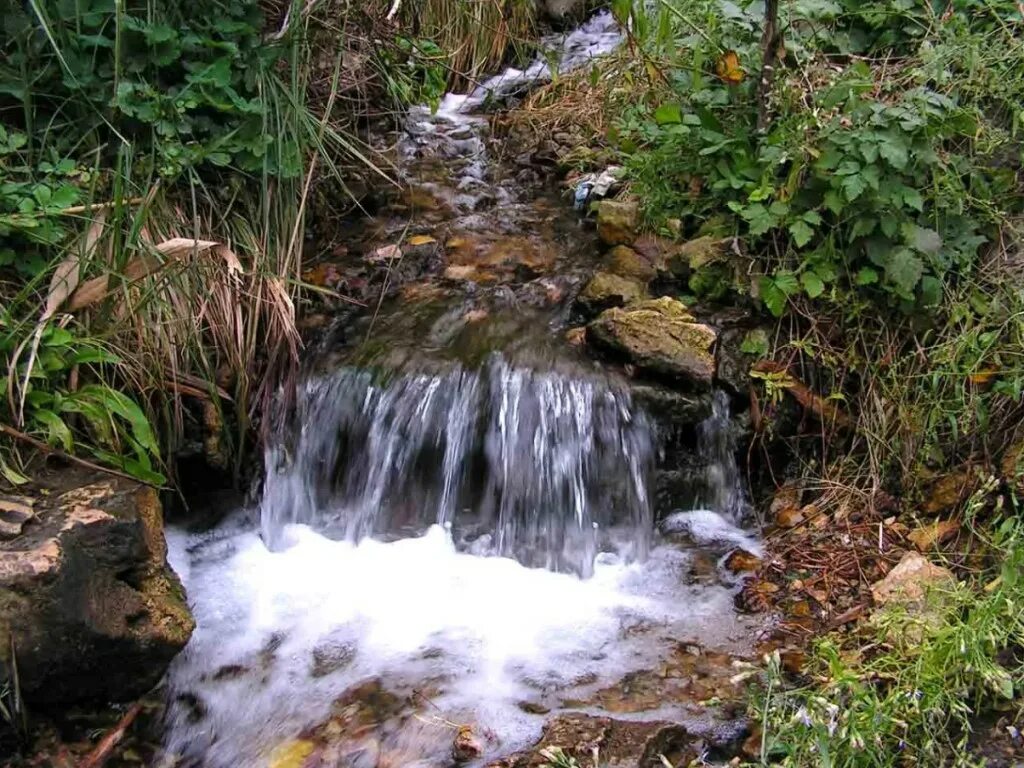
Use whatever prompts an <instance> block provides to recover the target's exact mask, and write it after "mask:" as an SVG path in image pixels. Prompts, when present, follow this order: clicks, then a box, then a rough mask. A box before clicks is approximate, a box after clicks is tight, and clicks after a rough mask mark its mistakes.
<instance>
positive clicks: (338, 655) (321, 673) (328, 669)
mask: <svg viewBox="0 0 1024 768" xmlns="http://www.w3.org/2000/svg"><path fill="white" fill-rule="evenodd" d="M355 657H356V647H355V645H354V644H353V643H351V642H344V641H340V642H339V641H334V642H326V643H323V644H321V645H318V646H316V647H315V648H314V649H313V666H312V668H311V669H310V672H309V673H310V675H311V676H312V677H326V676H327V675H330V674H333V673H334V672H337V671H339V670H342V669H346V668H347V667H348V666H349V665H351V664H352V661H353V660H354V659H355Z"/></svg>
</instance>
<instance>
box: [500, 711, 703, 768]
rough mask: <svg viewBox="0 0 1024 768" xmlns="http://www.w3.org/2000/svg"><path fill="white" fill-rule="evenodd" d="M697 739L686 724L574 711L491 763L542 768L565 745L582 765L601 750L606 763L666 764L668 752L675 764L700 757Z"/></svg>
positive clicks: (611, 767) (608, 767) (630, 766)
mask: <svg viewBox="0 0 1024 768" xmlns="http://www.w3.org/2000/svg"><path fill="white" fill-rule="evenodd" d="M694 743H695V739H694V738H693V737H692V736H691V735H690V734H689V733H687V731H686V729H685V728H683V727H682V726H680V725H676V724H673V723H666V722H632V721H625V720H613V719H611V718H608V717H594V716H592V715H584V714H579V713H572V714H567V715H559V716H558V717H555V718H553V719H552V720H550V721H549V722H548V724H547V725H546V726H544V734H543V736H541V740H540V741H539V742H538V743H537V744H536V745H535V746H534V747H533V748H531V749H529V750H527V751H525V752H523V753H521V754H518V755H515V756H513V757H510V758H505V759H504V760H500V761H498V762H494V763H491V764H490V765H489V766H488V768H540V766H543V765H550V764H551V762H552V760H551V758H550V757H548V755H550V754H551V752H550V751H549V750H561V752H562V753H563V754H564V755H565V756H566V757H569V758H573V759H575V760H576V761H578V762H579V763H580V764H581V765H589V764H590V761H591V760H593V758H594V754H595V750H596V752H597V754H599V755H600V760H601V766H602V768H654V767H655V766H663V765H664V763H663V762H662V760H661V756H662V755H664V756H665V759H666V760H668V761H669V764H670V765H689V764H690V761H691V760H693V759H695V758H696V757H697V751H696V749H694V746H693V745H694ZM545 752H547V753H548V754H547V755H546V754H544V753H545Z"/></svg>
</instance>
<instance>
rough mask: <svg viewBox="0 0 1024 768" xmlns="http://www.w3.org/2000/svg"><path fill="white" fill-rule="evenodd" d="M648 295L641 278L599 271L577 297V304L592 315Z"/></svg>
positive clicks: (622, 305)
mask: <svg viewBox="0 0 1024 768" xmlns="http://www.w3.org/2000/svg"><path fill="white" fill-rule="evenodd" d="M646 297H647V289H646V288H645V287H644V284H643V283H641V282H640V281H639V280H635V279H633V278H631V277H620V276H619V275H613V274H611V273H610V272H598V273H597V274H596V275H594V276H593V277H592V278H590V282H588V283H587V284H586V285H585V286H584V288H583V290H582V291H580V295H579V296H577V297H576V304H577V306H578V307H579V308H580V309H582V310H583V311H584V312H586V313H588V314H590V315H596V314H597V313H598V312H600V311H601V310H603V309H610V308H612V307H624V306H626V305H627V304H632V303H634V302H636V301H639V300H640V299H644V298H646Z"/></svg>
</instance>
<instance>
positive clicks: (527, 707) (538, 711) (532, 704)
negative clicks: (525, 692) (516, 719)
mask: <svg viewBox="0 0 1024 768" xmlns="http://www.w3.org/2000/svg"><path fill="white" fill-rule="evenodd" d="M517 706H518V707H519V709H521V710H522V711H523V712H525V713H526V714H528V715H546V714H548V713H549V712H550V711H551V707H545V706H544V705H543V704H541V703H540V702H537V701H520V702H519V704H518V705H517Z"/></svg>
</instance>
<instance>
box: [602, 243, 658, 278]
mask: <svg viewBox="0 0 1024 768" xmlns="http://www.w3.org/2000/svg"><path fill="white" fill-rule="evenodd" d="M604 268H605V269H606V270H607V271H608V272H611V273H612V274H615V275H621V276H622V277H628V278H631V279H633V280H639V281H641V282H643V283H648V282H650V281H651V280H653V279H654V278H655V277H657V274H658V268H657V262H656V261H655V259H652V258H650V257H648V256H646V255H645V254H643V253H640V252H639V251H636V250H634V249H633V248H630V247H629V246H628V245H617V246H615V247H614V248H612V249H611V250H610V251H608V253H607V255H606V256H605V258H604Z"/></svg>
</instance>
